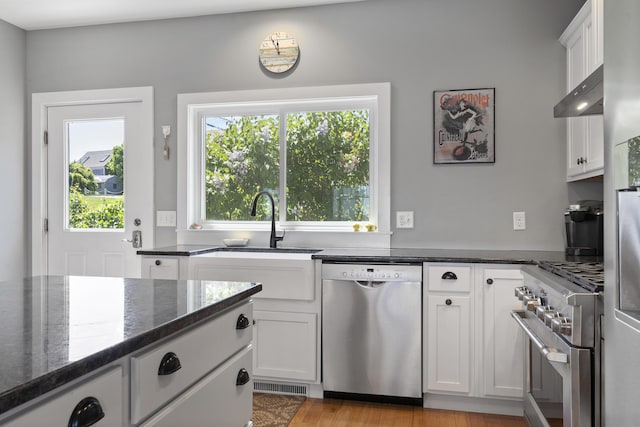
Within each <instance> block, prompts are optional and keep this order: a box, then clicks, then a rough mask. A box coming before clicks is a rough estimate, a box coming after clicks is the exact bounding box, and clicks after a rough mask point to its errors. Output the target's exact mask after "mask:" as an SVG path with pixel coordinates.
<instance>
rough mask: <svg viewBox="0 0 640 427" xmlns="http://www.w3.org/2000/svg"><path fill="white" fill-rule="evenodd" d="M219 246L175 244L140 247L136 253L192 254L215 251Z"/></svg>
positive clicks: (159, 254) (158, 254)
mask: <svg viewBox="0 0 640 427" xmlns="http://www.w3.org/2000/svg"><path fill="white" fill-rule="evenodd" d="M218 248H219V246H211V245H175V246H164V247H161V248H152V249H140V250H138V251H137V252H136V253H137V254H138V255H157V256H161V255H165V256H191V255H200V254H206V253H207V252H213V251H215V250H217V249H218Z"/></svg>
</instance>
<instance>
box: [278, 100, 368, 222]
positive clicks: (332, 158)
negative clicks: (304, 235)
mask: <svg viewBox="0 0 640 427" xmlns="http://www.w3.org/2000/svg"><path fill="white" fill-rule="evenodd" d="M369 133H370V132H369V111H368V110H345V111H330V112H314V113H293V114H289V115H288V116H287V220H288V221H368V220H369V215H370V206H369V205H370V203H369V145H370V144H369Z"/></svg>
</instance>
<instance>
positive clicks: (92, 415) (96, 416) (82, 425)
mask: <svg viewBox="0 0 640 427" xmlns="http://www.w3.org/2000/svg"><path fill="white" fill-rule="evenodd" d="M103 418H104V411H103V410H102V406H101V405H100V402H99V401H98V399H96V398H95V397H85V398H84V399H82V400H81V401H80V402H79V403H78V404H77V405H76V407H75V408H73V412H72V413H71V418H69V426H68V427H88V426H92V425H94V424H95V423H97V422H98V421H100V420H101V419H103Z"/></svg>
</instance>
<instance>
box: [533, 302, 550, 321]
mask: <svg viewBox="0 0 640 427" xmlns="http://www.w3.org/2000/svg"><path fill="white" fill-rule="evenodd" d="M549 311H551V312H552V311H553V307H551V306H550V305H539V306H538V307H537V308H536V315H537V316H538V319H540V320H542V321H543V322H544V315H545V314H546V313H547V312H549Z"/></svg>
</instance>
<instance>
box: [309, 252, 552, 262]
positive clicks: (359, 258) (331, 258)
mask: <svg viewBox="0 0 640 427" xmlns="http://www.w3.org/2000/svg"><path fill="white" fill-rule="evenodd" d="M311 258H312V259H319V260H322V261H328V262H340V263H360V262H362V263H385V264H388V263H394V264H397V263H423V262H447V263H460V264H462V263H466V264H538V262H539V261H538V260H535V259H522V258H485V257H452V256H442V257H434V256H416V257H407V256H398V255H389V256H376V255H372V256H367V255H319V254H315V255H312V257H311Z"/></svg>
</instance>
